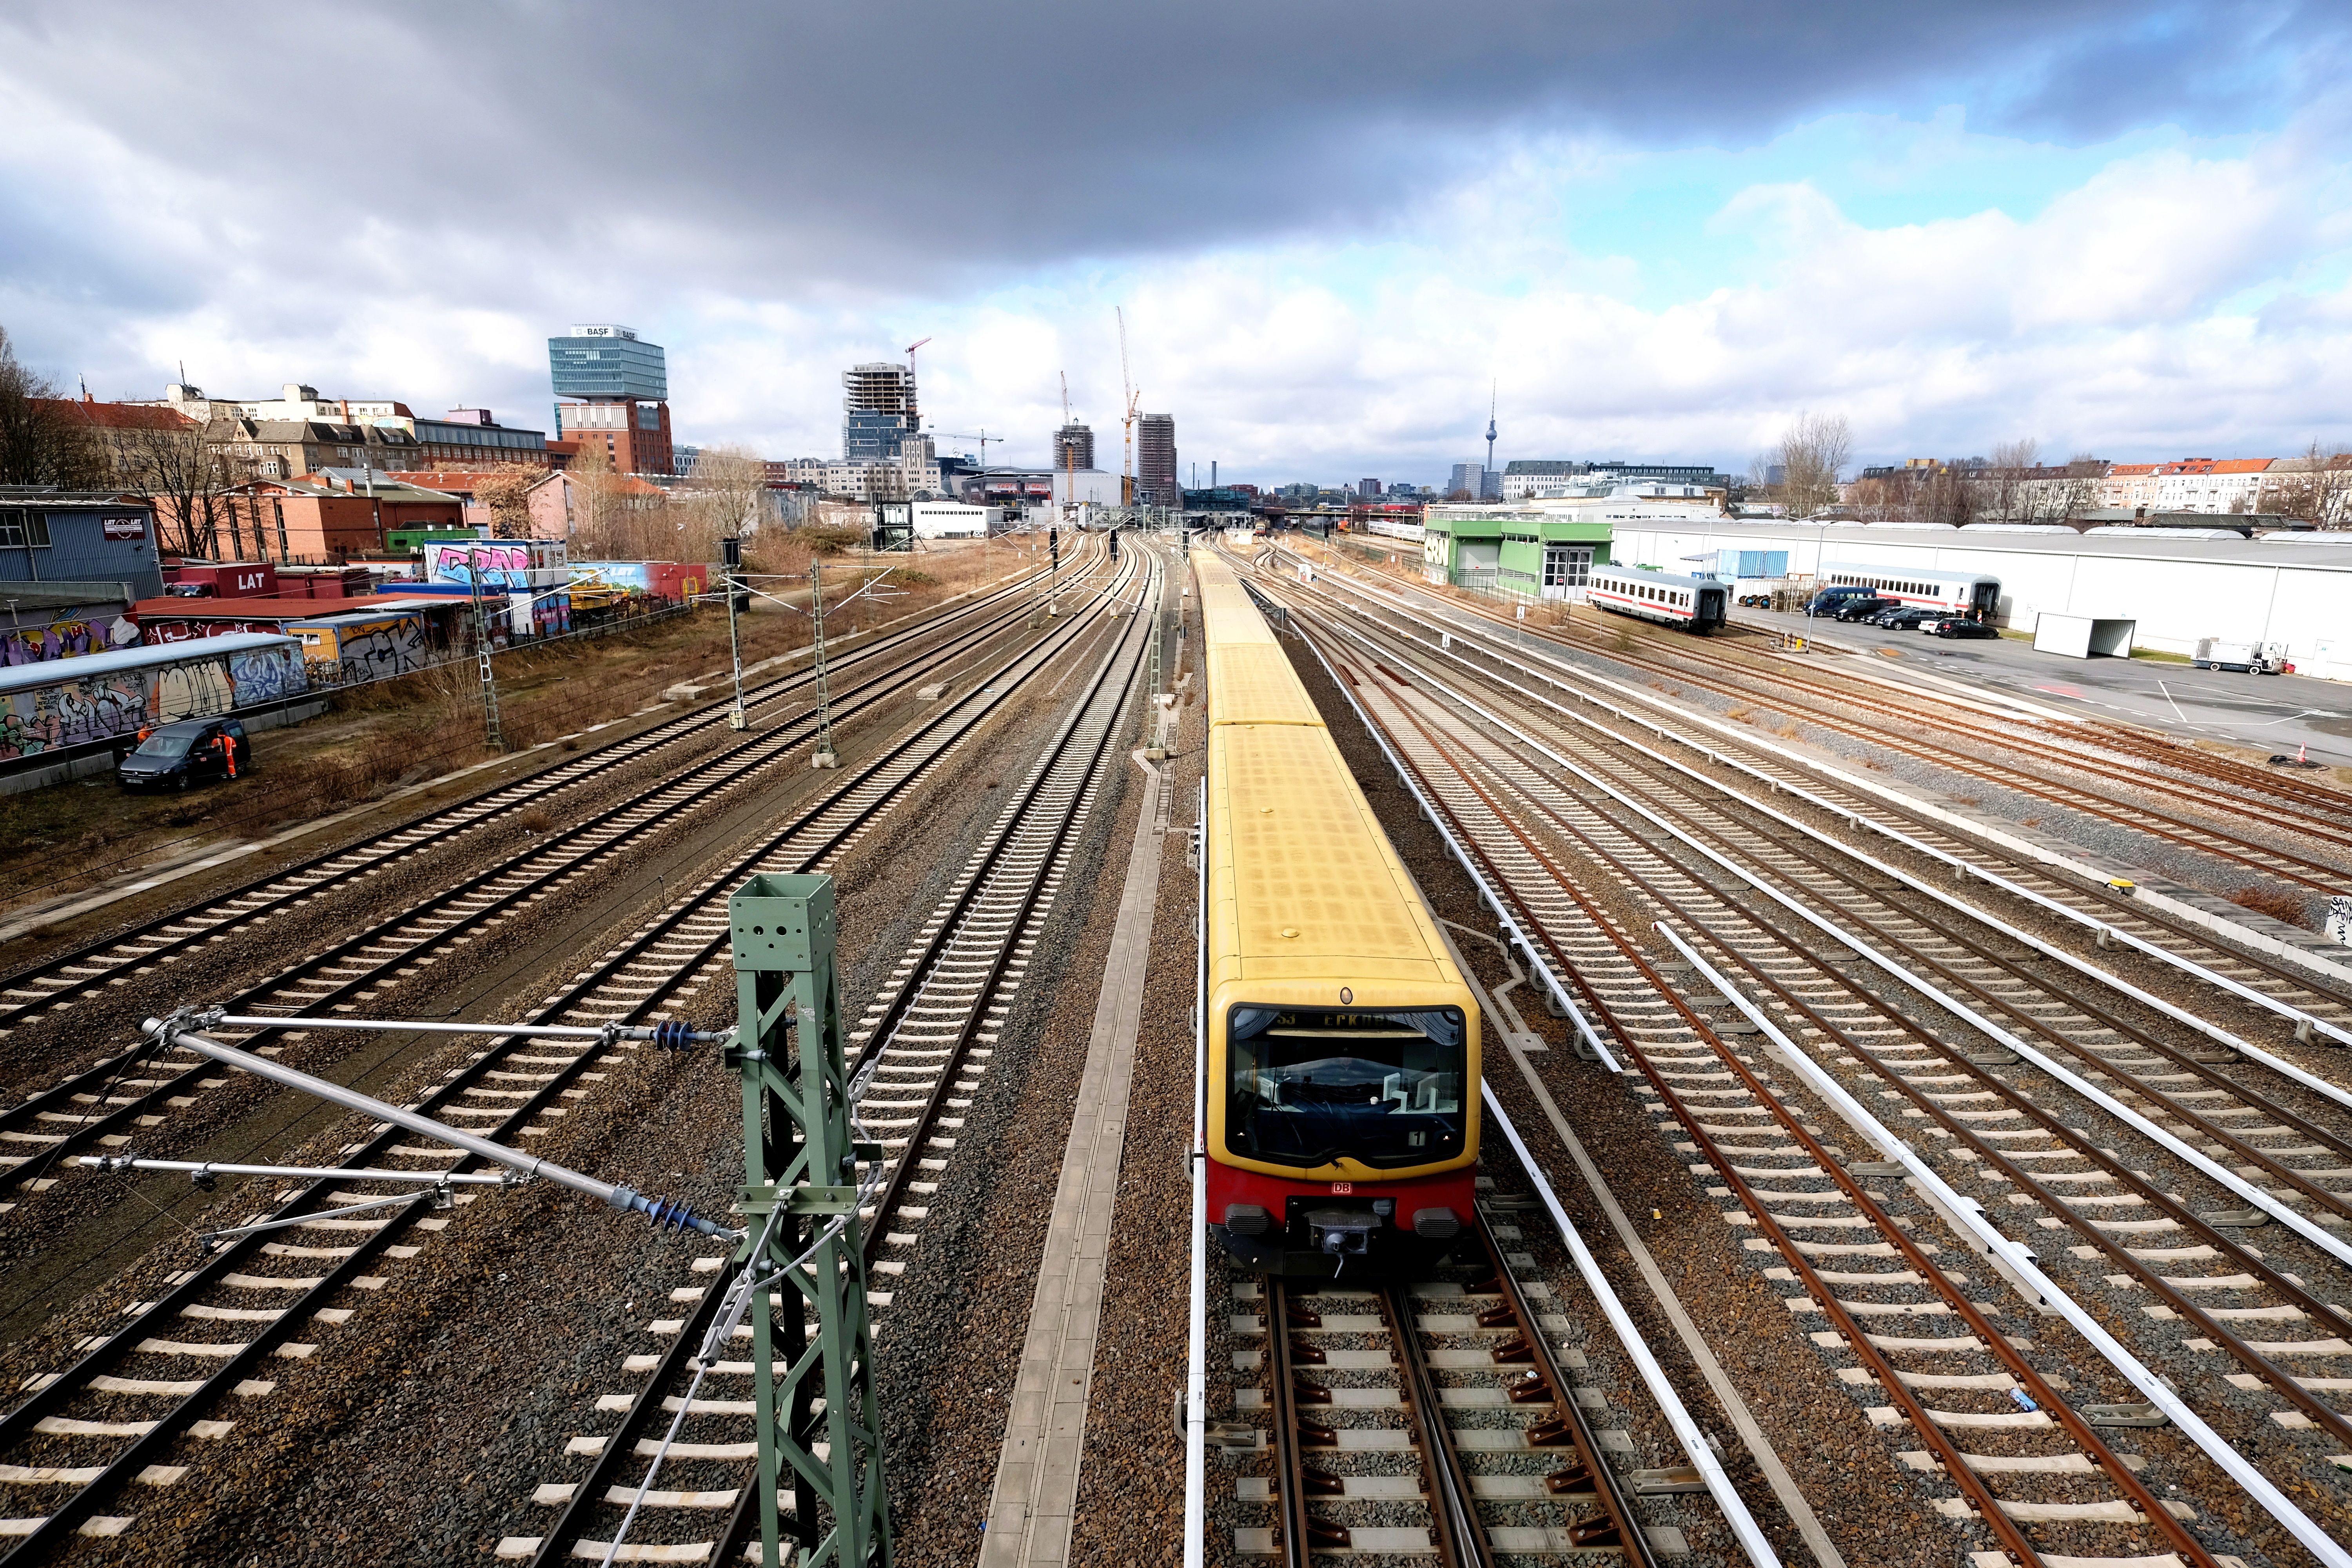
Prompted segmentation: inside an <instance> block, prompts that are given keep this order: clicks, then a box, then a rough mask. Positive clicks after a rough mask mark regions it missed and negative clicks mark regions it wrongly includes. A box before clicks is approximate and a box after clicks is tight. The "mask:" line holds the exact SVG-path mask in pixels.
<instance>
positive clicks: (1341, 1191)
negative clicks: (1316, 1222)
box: [1331, 1182, 1356, 1198]
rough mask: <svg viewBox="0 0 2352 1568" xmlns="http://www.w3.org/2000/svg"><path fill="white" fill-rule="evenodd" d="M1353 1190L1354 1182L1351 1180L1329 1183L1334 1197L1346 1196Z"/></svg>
mask: <svg viewBox="0 0 2352 1568" xmlns="http://www.w3.org/2000/svg"><path fill="white" fill-rule="evenodd" d="M1355 1190H1356V1184H1355V1183H1353V1182H1334V1183H1332V1184H1331V1195H1332V1196H1333V1197H1335V1198H1344V1197H1347V1196H1349V1194H1352V1193H1353V1192H1355Z"/></svg>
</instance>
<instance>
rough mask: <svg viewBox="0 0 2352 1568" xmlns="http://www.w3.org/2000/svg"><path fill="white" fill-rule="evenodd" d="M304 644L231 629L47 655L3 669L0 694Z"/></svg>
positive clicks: (264, 634)
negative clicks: (145, 644)
mask: <svg viewBox="0 0 2352 1568" xmlns="http://www.w3.org/2000/svg"><path fill="white" fill-rule="evenodd" d="M272 647H286V648H292V649H294V650H295V651H297V652H298V653H299V651H300V650H301V647H302V645H301V643H300V642H299V640H298V639H296V638H294V637H279V636H278V635H277V634H275V633H272V632H232V633H230V634H229V635H228V636H226V637H192V638H190V639H189V640H188V641H186V642H175V643H165V644H163V645H162V646H161V647H126V648H118V649H116V650H115V651H114V652H112V653H86V654H81V655H79V656H78V657H76V658H44V659H39V660H37V661H35V662H34V663H31V664H19V665H15V666H12V667H10V668H5V669H0V693H5V692H10V691H30V690H32V689H35V688H37V687H42V686H58V685H62V684H63V683H64V682H66V681H68V680H81V679H86V678H88V677H89V676H93V675H113V674H117V673H119V672H121V671H122V670H126V669H152V668H154V667H155V666H157V665H159V664H185V663H187V662H188V661H190V660H191V659H198V658H219V657H220V656H221V655H223V654H230V653H254V652H257V651H259V650H260V649H263V648H272Z"/></svg>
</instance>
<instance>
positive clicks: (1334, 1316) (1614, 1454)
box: [1213, 1139, 1720, 1568]
mask: <svg viewBox="0 0 2352 1568" xmlns="http://www.w3.org/2000/svg"><path fill="white" fill-rule="evenodd" d="M1503 1147H1504V1145H1503V1142H1502V1140H1500V1139H1496V1140H1495V1142H1494V1143H1493V1144H1492V1145H1491V1148H1492V1149H1493V1150H1495V1151H1496V1152H1497V1153H1498V1154H1499V1152H1500V1151H1501V1150H1502V1149H1503ZM1486 1164H1487V1165H1488V1166H1489V1168H1491V1169H1492V1171H1493V1174H1491V1175H1484V1176H1482V1177H1481V1179H1480V1183H1479V1187H1480V1191H1479V1211H1478V1214H1477V1215H1476V1216H1475V1223H1474V1225H1473V1226H1472V1227H1471V1229H1470V1232H1469V1234H1468V1235H1467V1237H1465V1245H1464V1247H1461V1248H1459V1249H1457V1251H1456V1253H1455V1254H1454V1260H1453V1261H1452V1262H1451V1263H1450V1264H1449V1265H1448V1266H1446V1267H1444V1268H1441V1269H1439V1270H1437V1271H1436V1273H1437V1277H1436V1278H1433V1279H1423V1280H1418V1281H1414V1282H1412V1283H1402V1284H1372V1285H1366V1286H1362V1287H1353V1286H1349V1284H1348V1283H1347V1282H1346V1281H1345V1280H1344V1279H1342V1280H1335V1281H1332V1282H1330V1283H1328V1284H1327V1283H1323V1282H1319V1281H1317V1282H1307V1281H1294V1280H1284V1279H1265V1280H1256V1279H1236V1278H1234V1277H1233V1271H1232V1270H1231V1269H1230V1268H1223V1267H1220V1268H1218V1269H1217V1270H1216V1272H1217V1274H1218V1275H1219V1276H1220V1277H1221V1278H1222V1279H1223V1297H1224V1300H1225V1302H1226V1303H1227V1306H1228V1310H1227V1313H1226V1318H1227V1322H1228V1325H1229V1327H1228V1333H1227V1336H1226V1338H1227V1339H1228V1340H1229V1341H1230V1342H1231V1343H1232V1344H1233V1345H1234V1346H1237V1347H1240V1348H1237V1349H1235V1350H1234V1351H1232V1352H1231V1364H1232V1369H1233V1370H1232V1374H1231V1384H1230V1385H1229V1394H1228V1397H1229V1399H1230V1400H1231V1402H1232V1407H1233V1409H1234V1413H1235V1414H1236V1415H1239V1416H1241V1417H1242V1418H1243V1419H1244V1421H1245V1422H1247V1423H1249V1424H1250V1427H1251V1429H1252V1430H1253V1431H1254V1432H1255V1433H1257V1434H1258V1435H1259V1436H1261V1438H1262V1442H1261V1446H1260V1447H1257V1448H1256V1449H1255V1450H1252V1449H1243V1450H1242V1451H1241V1453H1240V1455H1238V1456H1235V1455H1234V1453H1233V1450H1232V1449H1231V1448H1230V1447H1229V1449H1228V1456H1229V1458H1236V1457H1237V1458H1239V1462H1240V1464H1241V1465H1242V1467H1243V1468H1244V1470H1246V1471H1256V1470H1259V1469H1261V1468H1262V1469H1263V1470H1264V1471H1265V1473H1263V1474H1252V1473H1244V1474H1243V1475H1241V1476H1239V1477H1238V1478H1237V1479H1236V1480H1235V1481H1234V1483H1233V1488H1234V1489H1233V1496H1232V1500H1231V1502H1230V1504H1229V1505H1228V1508H1229V1511H1230V1516H1231V1517H1232V1518H1233V1519H1234V1521H1235V1523H1234V1527H1233V1530H1232V1533H1231V1537H1230V1544H1231V1547H1232V1550H1233V1552H1234V1554H1235V1555H1236V1556H1238V1557H1241V1558H1244V1559H1247V1558H1255V1557H1265V1556H1278V1557H1280V1558H1281V1559H1282V1561H1283V1562H1284V1563H1286V1564H1287V1565H1289V1568H1307V1563H1309V1562H1310V1561H1311V1560H1312V1559H1313V1558H1314V1557H1315V1556H1316V1555H1317V1554H1318V1553H1319V1554H1329V1553H1334V1552H1347V1553H1350V1554H1356V1555H1374V1554H1376V1555H1381V1556H1394V1557H1405V1558H1428V1557H1434V1558H1435V1559H1436V1560H1437V1561H1438V1562H1439V1563H1443V1564H1445V1565H1446V1568H1486V1565H1487V1564H1492V1563H1497V1562H1499V1561H1500V1560H1501V1559H1503V1558H1507V1557H1508V1558H1519V1557H1526V1556H1541V1557H1556V1556H1565V1555H1574V1556H1580V1557H1581V1556H1587V1555H1595V1556H1598V1555H1614V1556H1618V1557H1621V1558H1622V1559H1623V1560H1625V1561H1627V1562H1630V1563H1642V1564H1655V1563H1658V1562H1659V1561H1660V1559H1661V1558H1662V1557H1664V1556H1667V1555H1674V1554H1680V1553H1681V1552H1685V1551H1687V1550H1689V1549H1690V1543H1689V1540H1688V1535H1687V1533H1686V1531H1689V1530H1693V1529H1696V1528H1699V1527H1700V1526H1701V1525H1702V1524H1705V1525H1707V1526H1719V1522H1720V1521H1719V1520H1718V1519H1717V1518H1716V1517H1715V1515H1714V1510H1713V1509H1712V1506H1711V1504H1710V1503H1709V1502H1708V1501H1707V1500H1706V1499H1705V1498H1704V1497H1703V1496H1701V1497H1698V1498H1697V1499H1696V1502H1695V1503H1692V1502H1685V1501H1684V1500H1683V1499H1684V1497H1685V1494H1702V1493H1704V1491H1705V1483H1704V1482H1703V1480H1702V1479H1700V1477H1699V1475H1698V1472H1697V1471H1696V1469H1695V1468H1691V1467H1689V1466H1687V1465H1682V1464H1673V1463H1661V1464H1656V1465H1653V1466H1648V1467H1644V1466H1643V1464H1642V1461H1643V1458H1652V1459H1664V1458H1667V1457H1668V1456H1669V1455H1671V1454H1672V1453H1673V1449H1672V1447H1671V1439H1665V1440H1664V1441H1662V1440H1661V1439H1662V1437H1664V1431H1663V1428H1664V1422H1663V1421H1662V1420H1661V1419H1660V1418H1659V1413H1658V1412H1657V1410H1656V1407H1655V1406H1654V1405H1653V1404H1652V1402H1651V1400H1650V1398H1649V1396H1648V1394H1647V1393H1646V1391H1645V1390H1644V1388H1643V1384H1642V1382H1641V1381H1640V1380H1638V1379H1635V1378H1631V1377H1628V1376H1626V1375H1624V1371H1623V1368H1622V1365H1621V1364H1620V1363H1621V1362H1622V1353H1621V1352H1618V1350H1617V1348H1616V1347H1615V1346H1613V1345H1611V1344H1610V1343H1609V1342H1608V1341H1609V1336H1608V1333H1607V1331H1606V1330H1605V1328H1603V1327H1602V1325H1601V1322H1599V1321H1597V1320H1599V1319H1600V1318H1601V1316H1602V1314H1601V1311H1600V1310H1599V1303H1598V1302H1597V1301H1596V1300H1594V1299H1593V1298H1592V1297H1591V1293H1590V1291H1589V1289H1587V1287H1586V1285H1585V1283H1584V1282H1583V1281H1581V1280H1580V1279H1579V1278H1578V1276H1577V1274H1576V1273H1575V1271H1574V1270H1573V1269H1572V1268H1570V1267H1568V1266H1567V1261H1566V1258H1565V1255H1564V1253H1563V1252H1562V1250H1561V1248H1560V1247H1559V1244H1558V1242H1557V1241H1556V1240H1555V1238H1554V1237H1553V1236H1552V1235H1551V1233H1550V1230H1549V1222H1548V1220H1547V1218H1546V1216H1545V1215H1543V1214H1542V1213H1541V1212H1540V1205H1539V1203H1538V1198H1537V1196H1536V1195H1535V1194H1534V1192H1533V1190H1532V1187H1531V1184H1529V1182H1528V1179H1527V1173H1526V1172H1525V1171H1524V1170H1523V1169H1521V1168H1518V1167H1517V1166H1515V1165H1514V1164H1513V1163H1512V1162H1511V1161H1510V1160H1509V1159H1508V1158H1507V1157H1500V1158H1497V1159H1495V1160H1491V1161H1488V1162H1486ZM1528 1225H1532V1226H1534V1227H1535V1229H1534V1231H1533V1233H1532V1234H1530V1232H1529V1231H1528V1229H1524V1228H1522V1227H1523V1226H1528ZM1213 1289H1214V1287H1213ZM1260 1419H1265V1421H1266V1426H1265V1427H1264V1428H1257V1427H1256V1426H1255V1423H1256V1422H1257V1421H1258V1420H1260ZM1234 1438H1235V1434H1234V1432H1233V1431H1232V1430H1231V1429H1230V1428H1228V1429H1227V1431H1226V1433H1225V1439H1226V1441H1227V1442H1228V1443H1229V1444H1231V1443H1233V1442H1234ZM1253 1456H1263V1458H1262V1459H1257V1458H1254V1457H1253ZM1260 1521H1264V1522H1260Z"/></svg>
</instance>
